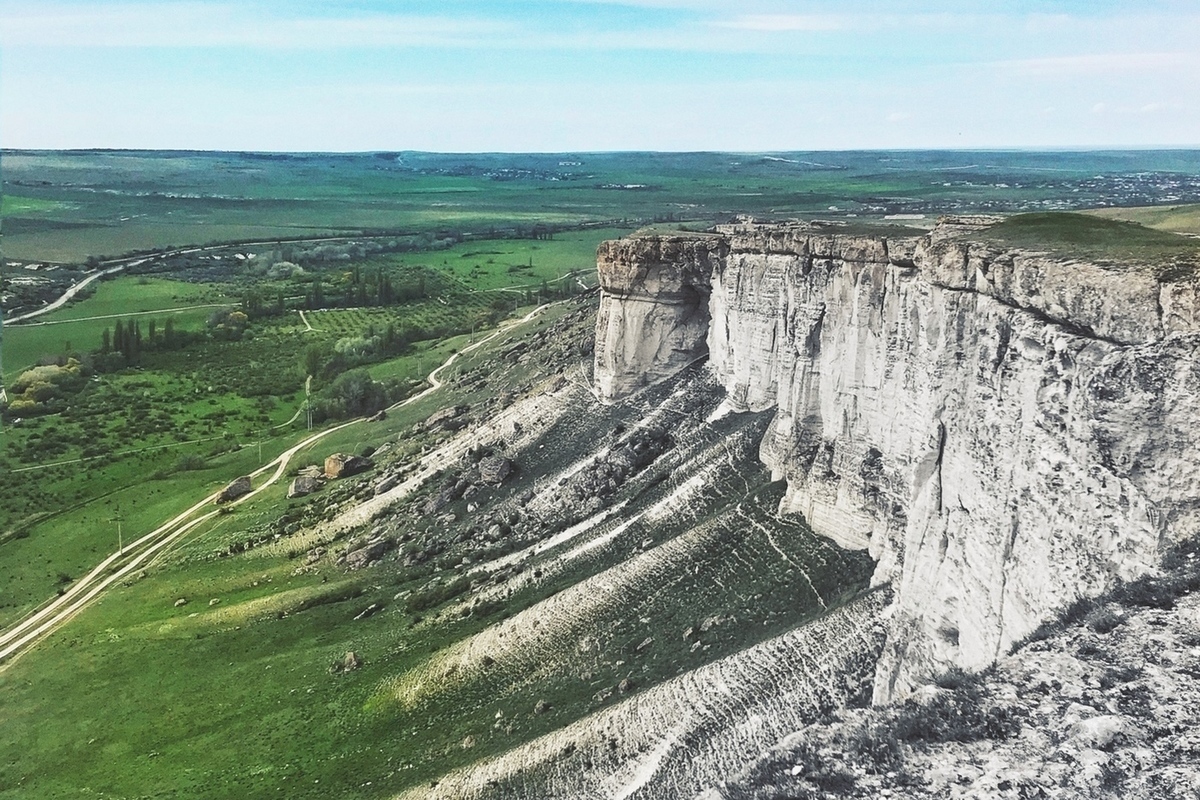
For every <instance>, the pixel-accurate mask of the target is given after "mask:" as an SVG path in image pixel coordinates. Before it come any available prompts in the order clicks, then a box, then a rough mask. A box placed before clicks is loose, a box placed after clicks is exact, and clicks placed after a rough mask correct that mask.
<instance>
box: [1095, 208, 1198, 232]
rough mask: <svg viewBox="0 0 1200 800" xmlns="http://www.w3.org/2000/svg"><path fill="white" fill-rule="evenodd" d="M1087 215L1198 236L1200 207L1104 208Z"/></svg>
mask: <svg viewBox="0 0 1200 800" xmlns="http://www.w3.org/2000/svg"><path fill="white" fill-rule="evenodd" d="M1088 213H1089V214H1095V215H1096V216H1098V217H1104V218H1105V219H1118V220H1127V221H1129V222H1136V223H1138V224H1139V225H1145V226H1146V227H1147V228H1154V229H1156V230H1160V231H1172V232H1174V233H1188V234H1196V235H1200V205H1184V206H1150V207H1147V208H1104V209H1098V210H1095V211H1089V212H1088Z"/></svg>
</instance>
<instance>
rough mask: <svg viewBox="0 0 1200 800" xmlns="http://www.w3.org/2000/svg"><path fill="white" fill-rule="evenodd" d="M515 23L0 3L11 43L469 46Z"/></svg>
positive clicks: (1, 24)
mask: <svg viewBox="0 0 1200 800" xmlns="http://www.w3.org/2000/svg"><path fill="white" fill-rule="evenodd" d="M513 28H514V26H513V25H511V24H509V23H506V22H503V21H498V20H490V19H477V18H459V17H440V16H435V15H428V16H418V15H386V16H384V15H371V16H344V17H341V18H331V19H321V18H304V17H298V18H297V17H292V18H280V17H274V16H270V15H265V14H262V13H257V14H256V13H254V11H253V7H246V6H237V5H232V4H227V3H173V4H170V5H165V4H135V3H115V4H110V5H104V6H99V7H98V6H84V5H61V6H55V7H53V8H50V9H37V8H25V7H21V8H16V9H14V8H12V7H10V6H6V7H0V45H3V46H5V47H270V48H305V49H319V48H336V47H355V46H359V47H371V46H404V45H409V46H419V45H467V44H471V43H474V42H477V41H479V40H480V39H488V38H498V37H501V36H504V35H505V34H510V33H512V32H513Z"/></svg>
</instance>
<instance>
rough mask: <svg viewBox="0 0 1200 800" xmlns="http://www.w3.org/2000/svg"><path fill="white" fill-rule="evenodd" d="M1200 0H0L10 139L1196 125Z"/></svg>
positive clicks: (432, 144)
mask: <svg viewBox="0 0 1200 800" xmlns="http://www.w3.org/2000/svg"><path fill="white" fill-rule="evenodd" d="M1198 33H1200V0H1136V1H1135V0H1120V1H1118V0H1040V1H1037V2H1035V0H990V1H989V2H981V1H980V0H954V1H953V2H952V1H951V0H911V1H909V2H893V1H892V0H800V1H796V0H792V1H790V2H789V1H786V0H737V1H736V2H718V1H717V0H523V1H522V2H515V1H513V0H489V1H488V2H482V1H481V0H436V1H434V0H407V1H405V0H350V1H349V2H339V3H332V2H314V1H313V0H261V2H255V1H254V0H249V1H245V0H244V1H243V2H206V1H198V0H182V1H180V0H128V1H126V0H116V1H115V2H88V1H86V0H74V1H71V0H65V1H64V2H53V1H47V2H39V1H38V0H32V1H30V0H26V1H25V2H18V1H17V0H0V146H3V147H7V148H85V147H107V148H169V149H203V150H264V151H369V150H432V151H445V152H479V151H505V152H528V151H542V152H569V151H581V152H583V151H601V150H722V151H743V152H744V151H754V152H761V151H784V150H843V149H874V148H897V149H901V148H905V149H906V148H1060V147H1071V148H1075V147H1079V148H1103V147H1152V146H1197V145H1200V46H1198V44H1197V34H1198Z"/></svg>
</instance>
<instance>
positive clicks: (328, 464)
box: [325, 453, 375, 478]
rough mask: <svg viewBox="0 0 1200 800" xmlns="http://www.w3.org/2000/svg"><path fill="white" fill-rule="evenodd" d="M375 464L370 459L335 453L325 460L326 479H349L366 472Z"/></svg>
mask: <svg viewBox="0 0 1200 800" xmlns="http://www.w3.org/2000/svg"><path fill="white" fill-rule="evenodd" d="M374 465H375V464H374V462H373V461H371V459H369V458H363V457H362V456H351V455H347V454H345V453H334V454H333V455H331V456H329V457H328V458H326V459H325V477H326V478H348V477H350V476H351V475H357V474H358V473H360V472H366V471H367V470H368V469H370V468H371V467H373V466H374Z"/></svg>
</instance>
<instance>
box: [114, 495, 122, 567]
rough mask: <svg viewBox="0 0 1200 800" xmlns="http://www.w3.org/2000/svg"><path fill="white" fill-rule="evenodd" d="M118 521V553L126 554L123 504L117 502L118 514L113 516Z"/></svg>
mask: <svg viewBox="0 0 1200 800" xmlns="http://www.w3.org/2000/svg"><path fill="white" fill-rule="evenodd" d="M113 520H114V521H115V522H116V523H117V555H119V556H121V555H125V540H124V538H123V536H122V535H121V504H120V503H118V504H117V515H116V516H115V517H113Z"/></svg>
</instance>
